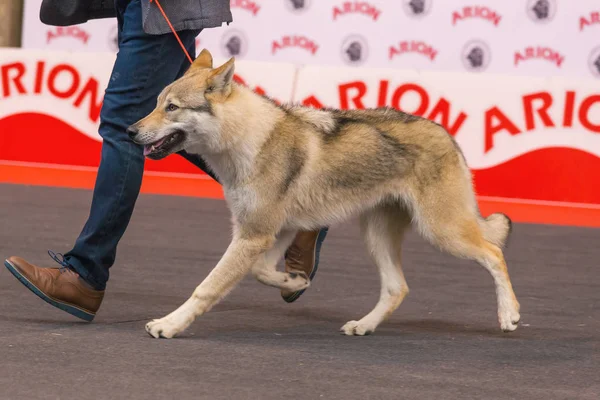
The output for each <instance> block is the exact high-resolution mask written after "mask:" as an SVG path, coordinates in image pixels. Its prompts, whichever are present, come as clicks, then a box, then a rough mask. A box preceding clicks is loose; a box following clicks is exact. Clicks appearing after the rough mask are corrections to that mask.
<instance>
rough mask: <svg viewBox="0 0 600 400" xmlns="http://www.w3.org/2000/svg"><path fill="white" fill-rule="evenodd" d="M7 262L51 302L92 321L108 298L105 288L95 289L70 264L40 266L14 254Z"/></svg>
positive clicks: (20, 277) (32, 289) (23, 282)
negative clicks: (71, 268)
mask: <svg viewBox="0 0 600 400" xmlns="http://www.w3.org/2000/svg"><path fill="white" fill-rule="evenodd" d="M4 265H5V266H6V268H8V270H9V271H10V272H11V273H12V274H13V275H14V276H15V277H16V278H17V279H18V280H19V281H21V283H22V284H23V285H25V286H27V288H28V289H29V290H31V291H32V292H33V293H35V294H36V295H38V296H39V297H41V298H42V299H43V300H45V301H46V302H47V303H49V304H51V305H53V306H54V307H56V308H60V309H61V310H63V311H66V312H68V313H69V314H71V315H74V316H76V317H78V318H81V319H83V320H86V321H88V322H89V321H92V320H93V319H94V317H95V316H96V312H97V311H98V309H99V308H100V304H101V303H102V299H103V298H104V291H99V290H94V289H92V288H91V287H90V286H89V285H88V284H87V283H86V282H84V281H83V280H82V279H81V278H80V277H79V275H78V274H77V273H76V272H73V271H71V270H70V269H69V268H66V267H62V268H40V267H37V266H35V265H33V264H30V263H28V262H27V261H25V260H23V259H22V258H20V257H10V258H9V259H7V260H6V261H4Z"/></svg>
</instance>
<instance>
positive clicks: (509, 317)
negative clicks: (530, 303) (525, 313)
mask: <svg viewBox="0 0 600 400" xmlns="http://www.w3.org/2000/svg"><path fill="white" fill-rule="evenodd" d="M498 320H499V321H500V328H501V329H502V330H503V331H504V332H512V331H514V330H516V329H517V327H518V325H519V321H520V320H521V315H520V314H519V312H518V311H517V310H516V309H514V310H504V311H500V312H498Z"/></svg>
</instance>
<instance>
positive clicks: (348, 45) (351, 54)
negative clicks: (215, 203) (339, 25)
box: [341, 35, 369, 65]
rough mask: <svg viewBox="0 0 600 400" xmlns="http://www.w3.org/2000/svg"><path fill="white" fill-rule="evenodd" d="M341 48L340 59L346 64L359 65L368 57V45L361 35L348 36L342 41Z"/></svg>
mask: <svg viewBox="0 0 600 400" xmlns="http://www.w3.org/2000/svg"><path fill="white" fill-rule="evenodd" d="M341 50H342V59H343V60H344V62H345V63H346V64H348V65H361V64H362V63H364V62H365V61H366V60H367V58H368V57H369V45H368V43H367V40H366V39H365V38H364V37H362V36H358V35H352V36H348V37H347V38H346V39H344V41H343V42H342V49H341Z"/></svg>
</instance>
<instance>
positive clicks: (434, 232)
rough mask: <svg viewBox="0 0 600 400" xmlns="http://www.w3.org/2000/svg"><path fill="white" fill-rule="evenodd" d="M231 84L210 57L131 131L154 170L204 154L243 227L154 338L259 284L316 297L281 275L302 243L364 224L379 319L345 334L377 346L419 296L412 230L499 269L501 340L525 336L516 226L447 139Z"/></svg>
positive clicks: (395, 120)
mask: <svg viewBox="0 0 600 400" xmlns="http://www.w3.org/2000/svg"><path fill="white" fill-rule="evenodd" d="M233 74H234V59H233V58H231V59H229V61H227V62H226V63H224V64H223V65H221V66H219V67H217V68H213V59H212V56H211V54H210V53H209V52H208V51H207V50H203V51H202V52H201V53H200V55H199V56H198V57H197V58H196V60H195V61H194V63H193V64H192V65H191V66H190V68H189V70H188V71H187V72H186V73H185V75H184V76H183V77H181V78H180V79H178V80H177V81H175V82H174V83H172V84H171V85H169V86H167V87H166V88H165V89H164V90H163V91H162V93H161V94H160V95H159V97H158V101H157V105H156V108H155V109H154V110H153V111H152V112H151V113H150V114H149V115H148V116H146V117H145V118H144V119H142V120H140V121H138V122H137V123H135V124H133V125H132V126H131V127H130V128H129V132H128V133H129V135H130V136H131V138H132V139H133V140H134V141H135V142H136V143H138V144H141V145H143V146H144V154H145V155H146V156H147V157H148V158H150V159H161V158H164V157H166V156H167V155H169V154H172V153H175V152H178V151H181V150H183V149H185V150H186V151H187V152H189V153H194V154H199V155H201V156H202V157H203V158H204V159H205V161H206V162H207V163H208V165H209V167H210V168H211V169H212V171H213V172H214V173H215V174H216V176H217V177H218V179H219V181H220V182H221V184H222V185H223V191H224V194H225V199H226V201H227V204H228V207H229V209H230V211H231V214H232V225H233V237H232V241H231V243H230V244H229V246H228V248H227V250H226V252H225V254H224V255H223V257H222V258H221V260H220V261H219V263H218V264H217V265H216V267H215V268H214V269H213V270H212V271H211V272H210V274H209V275H208V276H207V277H206V278H205V280H204V281H203V282H202V283H201V284H200V285H199V286H198V287H197V288H196V289H195V290H194V292H193V294H192V295H191V297H190V298H189V299H188V300H187V301H185V302H184V303H183V304H182V305H181V306H180V307H179V308H177V309H176V310H175V311H173V312H172V313H170V314H169V315H167V316H165V317H164V318H161V319H156V320H153V321H151V322H149V323H148V324H147V325H146V331H147V332H148V333H149V334H150V335H151V336H153V337H155V338H159V337H162V338H171V337H173V336H175V335H177V334H179V333H181V332H182V331H184V330H185V329H186V328H187V327H188V326H189V325H190V324H191V323H192V322H193V321H194V320H195V319H196V317H198V316H200V315H202V314H204V313H205V312H207V311H209V310H210V309H211V308H212V307H213V306H214V305H215V304H216V303H217V302H218V301H220V300H221V299H222V298H223V297H224V296H226V295H227V294H228V293H229V292H230V291H231V290H232V289H233V288H234V287H235V286H236V284H237V283H238V282H240V280H242V278H244V277H245V276H246V275H247V274H248V273H250V272H252V274H253V275H254V277H255V278H256V279H257V280H258V281H259V282H261V283H263V284H265V285H269V286H273V287H276V288H280V289H284V290H288V291H292V292H293V291H297V290H302V289H305V288H307V287H308V286H309V284H310V280H309V279H308V277H307V276H306V275H303V274H295V273H286V272H281V271H278V270H277V269H276V265H277V262H278V261H279V260H280V259H281V258H282V257H283V256H284V252H285V250H286V249H287V248H288V246H289V245H290V243H291V242H292V240H293V238H294V236H295V234H296V232H297V231H298V230H312V229H317V228H320V227H325V226H331V225H332V224H335V223H339V222H341V221H344V220H347V219H349V218H351V217H354V216H358V217H359V219H360V222H361V230H362V234H363V236H364V240H365V242H366V246H367V248H368V250H369V252H370V254H371V256H372V258H373V260H374V262H375V264H376V265H377V267H378V269H379V274H380V277H381V292H380V297H379V301H378V303H377V305H376V306H375V308H374V309H373V310H372V311H371V312H370V313H368V314H367V315H366V316H364V317H363V318H361V319H359V320H358V321H349V322H348V323H346V324H345V325H344V326H343V327H342V328H341V331H342V332H343V333H344V334H346V335H367V334H370V333H373V332H374V331H375V329H376V328H377V326H378V325H379V324H381V323H382V322H383V321H384V320H385V319H386V318H388V317H389V316H390V314H391V313H392V312H393V311H394V310H395V309H396V308H397V307H398V306H399V305H400V303H401V302H402V300H403V299H404V298H405V297H406V295H407V294H408V285H407V283H406V280H405V279H404V274H403V273H402V267H401V261H400V258H401V244H402V239H403V235H404V232H405V231H406V230H407V228H409V227H410V226H411V225H412V226H414V227H415V228H416V230H417V231H418V232H419V233H420V234H421V235H422V236H423V237H424V238H425V239H427V240H428V241H430V242H431V243H433V244H434V245H436V246H438V247H439V248H440V249H441V250H444V251H446V252H448V253H450V254H452V255H454V256H456V257H461V258H466V259H471V260H475V261H477V262H478V263H479V264H480V265H482V266H483V267H484V268H485V269H487V270H488V271H489V273H490V274H491V275H492V277H493V279H494V283H495V286H496V296H497V302H498V319H499V322H500V327H501V329H502V330H504V331H513V330H515V329H516V328H517V324H518V322H519V319H520V315H519V308H520V306H519V303H518V301H517V298H516V296H515V294H514V292H513V288H512V284H511V281H510V278H509V275H508V271H507V267H506V263H505V261H504V256H503V252H502V248H503V246H504V244H505V241H506V239H507V237H508V235H509V233H510V231H511V221H510V219H509V218H508V217H507V216H505V215H504V214H500V213H496V214H492V215H490V216H488V217H487V218H483V217H482V216H481V215H480V213H479V210H478V207H477V203H476V200H475V194H474V190H473V185H472V180H471V173H470V170H469V168H468V166H467V164H466V161H465V159H464V157H463V155H462V152H461V150H460V148H459V147H458V145H457V143H456V142H455V141H454V139H453V138H452V136H451V135H449V134H448V133H447V132H446V130H445V129H444V128H443V127H442V126H440V125H438V124H436V123H434V122H432V121H430V120H427V119H425V118H421V117H417V116H414V115H410V114H406V113H404V112H401V111H398V110H395V109H390V108H380V109H368V110H352V111H342V110H335V109H322V110H317V109H313V108H308V107H302V106H297V105H283V106H280V105H277V104H276V103H275V102H273V101H272V100H270V99H269V98H267V97H264V96H261V95H259V94H257V93H255V92H253V91H252V90H251V89H249V88H247V87H245V86H242V85H238V84H236V83H235V82H234V81H233V80H232V78H233ZM448 273H452V272H451V271H449V272H448Z"/></svg>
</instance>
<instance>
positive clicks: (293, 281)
mask: <svg viewBox="0 0 600 400" xmlns="http://www.w3.org/2000/svg"><path fill="white" fill-rule="evenodd" d="M285 275H286V276H285V278H284V281H283V284H282V285H281V289H283V290H287V291H290V292H297V291H299V290H303V289H306V288H307V287H309V286H310V279H308V276H307V275H306V274H305V273H304V272H300V273H296V272H290V273H286V274H285Z"/></svg>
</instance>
